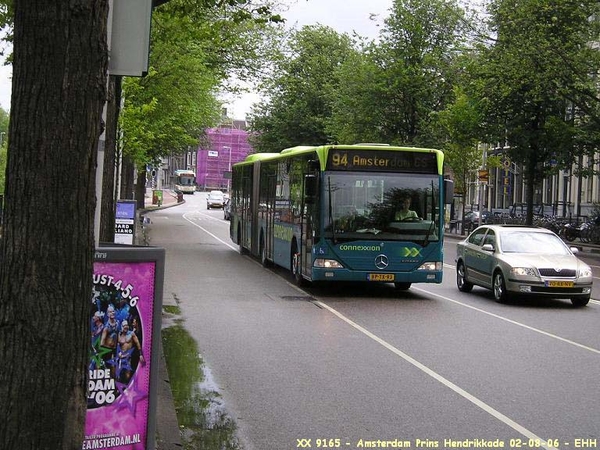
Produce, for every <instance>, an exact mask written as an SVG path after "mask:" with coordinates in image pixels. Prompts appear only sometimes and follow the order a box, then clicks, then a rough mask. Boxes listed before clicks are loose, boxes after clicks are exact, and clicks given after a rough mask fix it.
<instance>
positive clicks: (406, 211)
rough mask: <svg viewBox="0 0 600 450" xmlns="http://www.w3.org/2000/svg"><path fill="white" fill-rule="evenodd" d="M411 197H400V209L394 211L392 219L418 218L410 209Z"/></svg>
mask: <svg viewBox="0 0 600 450" xmlns="http://www.w3.org/2000/svg"><path fill="white" fill-rule="evenodd" d="M410 202H411V199H410V197H409V196H406V197H402V203H401V204H400V209H399V210H398V211H396V214H395V215H394V220H396V221H402V220H407V219H418V218H419V216H418V215H417V213H416V212H415V211H413V210H412V209H410Z"/></svg>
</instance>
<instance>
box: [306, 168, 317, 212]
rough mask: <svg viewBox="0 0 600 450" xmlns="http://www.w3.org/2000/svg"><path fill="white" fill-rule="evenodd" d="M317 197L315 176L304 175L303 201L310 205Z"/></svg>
mask: <svg viewBox="0 0 600 450" xmlns="http://www.w3.org/2000/svg"><path fill="white" fill-rule="evenodd" d="M316 197H317V177H316V176H314V175H304V198H305V203H307V204H309V205H312V204H313V203H315V200H316Z"/></svg>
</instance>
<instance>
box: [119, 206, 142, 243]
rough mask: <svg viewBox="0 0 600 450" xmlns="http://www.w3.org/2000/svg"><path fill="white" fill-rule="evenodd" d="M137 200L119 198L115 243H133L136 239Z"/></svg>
mask: <svg viewBox="0 0 600 450" xmlns="http://www.w3.org/2000/svg"><path fill="white" fill-rule="evenodd" d="M136 207H137V203H136V201H135V200H117V206H116V214H115V243H116V244H127V245H133V243H134V241H135V209H136Z"/></svg>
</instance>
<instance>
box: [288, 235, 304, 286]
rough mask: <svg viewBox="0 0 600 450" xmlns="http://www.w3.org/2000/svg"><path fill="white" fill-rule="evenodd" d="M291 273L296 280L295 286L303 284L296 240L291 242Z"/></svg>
mask: <svg viewBox="0 0 600 450" xmlns="http://www.w3.org/2000/svg"><path fill="white" fill-rule="evenodd" d="M291 265H292V275H293V276H294V280H296V286H304V284H305V281H304V278H303V277H302V270H301V267H300V253H299V252H298V246H297V245H296V242H295V241H294V243H293V244H292V264H291Z"/></svg>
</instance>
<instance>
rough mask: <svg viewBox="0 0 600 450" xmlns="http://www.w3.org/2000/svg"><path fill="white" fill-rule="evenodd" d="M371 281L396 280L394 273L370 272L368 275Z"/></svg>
mask: <svg viewBox="0 0 600 450" xmlns="http://www.w3.org/2000/svg"><path fill="white" fill-rule="evenodd" d="M367 280H369V281H394V274H393V273H370V274H369V275H368V276H367Z"/></svg>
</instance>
